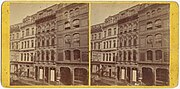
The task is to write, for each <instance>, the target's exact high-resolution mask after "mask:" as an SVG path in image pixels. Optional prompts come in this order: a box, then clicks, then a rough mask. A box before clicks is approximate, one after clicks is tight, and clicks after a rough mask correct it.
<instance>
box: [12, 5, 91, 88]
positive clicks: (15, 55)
mask: <svg viewBox="0 0 180 89" xmlns="http://www.w3.org/2000/svg"><path fill="white" fill-rule="evenodd" d="M88 15H89V5H88V3H59V4H52V3H11V4H10V25H11V26H10V85H15V86H16V85H28V86H33V85H88V79H89V78H88V77H89V63H88V62H89V60H88V49H89V48H88V43H89V42H88V39H89V37H88V31H89V29H88V28H89V16H88Z"/></svg>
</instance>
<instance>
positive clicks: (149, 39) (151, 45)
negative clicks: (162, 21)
mask: <svg viewBox="0 0 180 89" xmlns="http://www.w3.org/2000/svg"><path fill="white" fill-rule="evenodd" d="M146 42H147V46H148V47H153V36H151V35H148V36H147V38H146Z"/></svg>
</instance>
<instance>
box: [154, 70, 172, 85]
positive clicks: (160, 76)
mask: <svg viewBox="0 0 180 89" xmlns="http://www.w3.org/2000/svg"><path fill="white" fill-rule="evenodd" d="M156 85H159V86H163V85H169V71H168V70H167V69H161V68H158V69H156Z"/></svg>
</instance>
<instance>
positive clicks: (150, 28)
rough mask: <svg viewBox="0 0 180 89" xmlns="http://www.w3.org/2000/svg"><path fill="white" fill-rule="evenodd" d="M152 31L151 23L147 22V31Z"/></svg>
mask: <svg viewBox="0 0 180 89" xmlns="http://www.w3.org/2000/svg"><path fill="white" fill-rule="evenodd" d="M152 29H153V24H152V22H147V30H152Z"/></svg>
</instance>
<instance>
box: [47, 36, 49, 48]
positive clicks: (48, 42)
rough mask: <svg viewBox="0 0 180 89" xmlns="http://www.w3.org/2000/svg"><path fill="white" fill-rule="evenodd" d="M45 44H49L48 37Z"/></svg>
mask: <svg viewBox="0 0 180 89" xmlns="http://www.w3.org/2000/svg"><path fill="white" fill-rule="evenodd" d="M46 45H47V46H49V38H47V40H46Z"/></svg>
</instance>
